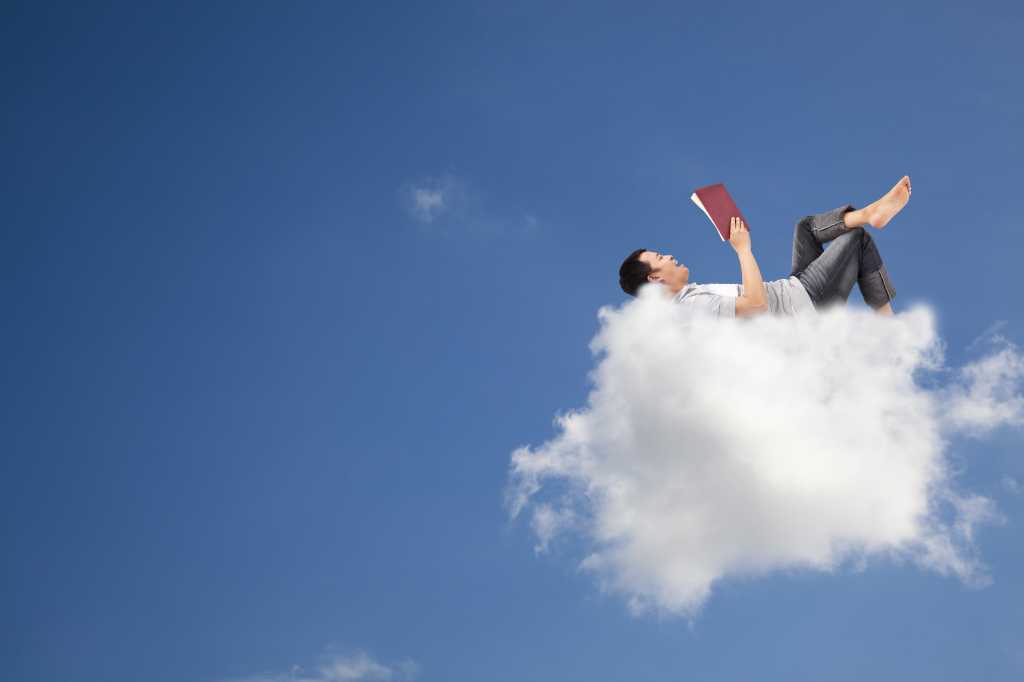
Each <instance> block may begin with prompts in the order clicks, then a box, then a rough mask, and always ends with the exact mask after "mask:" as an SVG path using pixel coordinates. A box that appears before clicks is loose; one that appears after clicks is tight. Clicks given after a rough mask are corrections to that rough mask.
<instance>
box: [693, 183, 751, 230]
mask: <svg viewBox="0 0 1024 682" xmlns="http://www.w3.org/2000/svg"><path fill="white" fill-rule="evenodd" d="M690 199H692V200H693V203H695V204H697V207H698V208H699V209H700V210H702V211H704V215H706V216H707V217H708V220H710V221H711V224H712V225H714V226H715V229H717V230H718V236H720V237H721V238H722V241H723V242H724V241H727V240H728V239H729V221H731V220H732V218H733V216H739V219H740V220H742V221H743V223H744V224H746V226H747V229H750V224H749V223H747V219H746V218H744V217H743V214H742V213H740V210H739V209H738V208H736V202H734V201H733V200H732V197H731V196H729V192H728V191H727V190H726V189H725V185H723V184H721V183H719V184H717V185H708V186H707V187H701V188H700V189H698V190H697V191H696V192H694V193H693V194H691V195H690Z"/></svg>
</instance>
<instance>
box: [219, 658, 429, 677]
mask: <svg viewBox="0 0 1024 682" xmlns="http://www.w3.org/2000/svg"><path fill="white" fill-rule="evenodd" d="M418 673H419V666H418V665H417V664H416V663H415V662H414V661H411V660H405V661H399V662H397V663H390V664H384V663H380V662H378V661H376V660H374V659H373V658H371V657H370V655H369V654H367V653H366V652H365V651H354V652H350V653H347V654H338V653H328V654H325V655H323V656H321V660H320V662H319V663H318V664H317V665H316V666H314V667H313V668H312V669H311V670H306V669H305V668H303V667H302V666H299V665H293V666H292V667H291V669H290V670H289V671H288V672H277V673H261V674H257V675H252V676H249V677H241V678H231V679H230V680H225V682H361V681H362V680H385V681H387V680H393V681H395V682H397V681H399V680H412V679H414V678H415V677H416V675H417V674H418Z"/></svg>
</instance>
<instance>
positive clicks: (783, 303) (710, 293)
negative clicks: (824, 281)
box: [674, 277, 814, 317]
mask: <svg viewBox="0 0 1024 682" xmlns="http://www.w3.org/2000/svg"><path fill="white" fill-rule="evenodd" d="M764 288H765V290H766V291H767V292H768V312H770V313H771V314H773V315H805V314H807V313H812V312H814V304H813V303H812V302H811V297H810V296H808V295H807V290H806V289H804V285H803V284H801V283H800V280H798V279H797V278H796V277H787V278H786V279H776V280H772V281H771V282H765V283H764ZM742 293H743V286H742V285H740V284H687V285H686V286H685V287H683V288H682V289H680V291H679V293H678V294H676V295H675V299H674V300H675V302H676V303H681V304H683V305H685V306H689V307H691V308H692V309H693V310H694V311H695V312H701V313H705V314H708V315H714V316H716V317H736V297H737V296H739V295H740V294H742Z"/></svg>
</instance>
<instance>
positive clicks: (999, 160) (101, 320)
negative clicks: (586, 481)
mask: <svg viewBox="0 0 1024 682" xmlns="http://www.w3.org/2000/svg"><path fill="white" fill-rule="evenodd" d="M0 12H2V14H0V53H2V57H3V59H2V62H0V64H2V65H0V69H2V73H3V86H4V87H3V91H4V106H3V109H2V114H0V116H2V117H3V121H4V122H3V126H2V128H0V136H2V137H0V145H2V150H3V153H2V158H3V161H4V166H5V180H4V183H3V186H4V200H3V206H4V214H5V215H4V220H3V247H2V257H3V259H4V265H3V278H4V285H3V287H2V288H0V292H2V297H3V299H2V303H3V309H4V311H5V313H6V314H5V317H6V319H7V323H6V325H5V332H4V334H3V347H4V353H3V355H4V386H5V391H4V409H3V411H2V420H3V422H2V433H3V457H2V470H0V486H2V488H0V505H2V509H3V515H2V521H3V527H2V528H3V530H2V533H3V536H2V537H3V547H4V550H3V557H4V558H3V568H2V571H3V582H2V601H3V603H4V605H5V607H4V608H3V609H2V613H3V615H2V621H0V622H2V627H3V630H2V638H0V639H2V644H0V655H2V657H3V662H2V666H0V669H2V670H3V671H4V673H3V676H4V678H6V679H12V680H18V681H19V682H32V681H37V680H38V681H42V680H47V681H49V680H53V681H61V682H67V681H71V680H104V681H110V682H112V681H118V680H147V682H161V681H165V680H166V681H179V680H201V681H204V682H215V681H219V680H224V679H226V678H231V677H241V676H247V675H248V676H254V675H257V674H264V673H280V674H288V671H289V670H290V669H291V668H292V666H294V665H301V666H303V667H305V668H306V669H309V668H311V667H315V666H314V664H315V663H316V661H317V660H319V659H320V657H322V656H324V655H327V654H326V653H325V652H328V651H329V649H328V647H332V646H333V647H335V648H336V650H339V651H345V652H354V651H364V652H366V653H367V655H368V656H370V657H372V659H373V660H376V661H378V662H380V663H381V664H382V665H386V666H394V665H396V664H397V662H401V661H407V660H408V661H413V662H415V664H416V666H417V667H418V669H419V674H418V676H417V679H420V680H424V681H433V680H438V681H445V682H447V681H452V682H454V681H462V680H465V681H470V680H493V681H503V680H508V681H513V680H514V681H517V682H518V681H521V680H627V679H628V680H637V681H644V680H651V681H654V680H666V679H751V678H757V679H768V680H786V681H788V682H793V681H796V680H864V679H876V680H890V679H891V680H897V679H898V680H906V679H929V680H964V679H987V680H1016V679H1021V677H1022V676H1024V577H1022V576H1024V546H1022V543H1021V524H1022V523H1024V495H1022V494H1020V489H1021V481H1024V458H1022V453H1021V437H1020V436H1021V434H1020V432H1019V431H1018V432H1013V431H1003V432H1000V433H998V434H996V436H995V437H994V438H993V439H990V440H988V441H986V442H983V443H982V442H970V441H965V442H962V443H956V444H955V447H954V452H955V455H956V460H957V462H958V463H959V465H960V467H961V470H962V473H961V474H960V475H961V477H962V479H963V481H964V485H965V486H967V487H969V488H970V489H972V490H974V491H976V492H979V493H981V494H984V495H988V496H990V497H992V498H993V499H994V500H995V501H996V502H997V503H998V505H999V508H1000V510H1001V512H1002V513H1003V515H1004V517H1005V519H1006V520H1005V523H1004V524H1002V525H997V526H988V527H986V528H985V529H984V530H983V533H982V535H981V536H980V537H979V547H980V550H981V555H982V557H983V559H984V560H985V561H986V562H987V563H988V565H989V567H990V569H991V573H992V576H993V583H992V584H991V585H990V586H989V587H987V588H984V589H980V590H978V589H969V588H966V587H964V586H963V585H962V584H960V583H959V582H957V581H956V580H954V579H950V578H943V577H939V576H937V575H934V574H929V573H925V572H922V571H921V570H919V569H917V568H915V567H913V566H910V565H900V564H896V563H884V562H879V563H877V564H871V565H869V566H868V567H867V568H866V570H864V571H861V572H858V571H855V570H853V569H849V568H848V569H843V570H840V571H838V572H837V573H835V574H827V575H826V574H817V573H814V574H812V573H794V574H786V575H778V576H774V577H770V578H765V579H756V580H749V581H727V582H725V583H723V584H721V585H719V586H718V588H717V590H716V592H715V594H714V595H713V597H712V599H711V600H710V601H709V602H708V604H707V605H706V606H705V608H704V610H703V611H702V612H701V614H700V616H699V617H698V618H697V620H696V621H695V622H694V623H692V624H689V623H687V622H685V621H682V620H675V619H669V618H656V617H649V616H647V617H634V616H631V615H630V614H629V613H628V611H627V609H626V608H625V606H624V604H623V602H622V600H621V599H619V598H617V597H613V596H607V595H603V594H601V593H600V591H599V590H598V589H597V587H596V586H595V585H594V583H593V581H592V580H591V578H590V577H589V576H586V575H583V574H580V573H579V572H578V571H577V569H576V565H577V562H578V560H579V557H580V555H579V553H578V552H577V551H576V548H574V547H572V546H566V545H562V546H560V547H559V548H556V549H555V550H554V551H552V552H551V553H549V554H546V555H542V556H535V554H534V552H533V545H534V538H533V537H531V535H530V533H529V532H528V529H527V528H526V527H525V526H524V524H523V523H510V522H509V521H508V519H507V516H506V513H505V510H504V509H503V507H502V491H503V488H504V486H505V483H506V472H507V467H508V460H509V454H510V452H511V451H512V450H513V449H514V448H516V447H518V446H520V445H524V444H528V443H539V442H542V441H544V440H545V439H547V438H549V437H550V436H551V435H552V434H553V426H552V418H553V416H554V415H555V414H556V413H558V412H559V411H564V410H566V409H568V408H571V407H573V406H576V405H579V404H582V403H583V402H584V400H585V396H586V393H587V389H588V381H587V371H588V370H589V369H590V368H591V367H592V365H593V359H592V357H591V355H590V352H589V350H588V347H587V344H588V341H589V340H590V338H591V337H592V336H593V334H594V332H595V331H596V330H597V318H596V311H597V309H598V308H599V307H600V306H601V305H605V304H617V303H619V302H621V301H622V300H623V298H624V295H623V294H622V292H621V291H620V290H619V289H618V285H617V282H616V276H615V274H616V272H615V271H616V269H617V267H618V264H619V262H620V261H621V260H622V258H623V257H624V256H625V255H626V254H627V253H628V252H629V251H631V250H632V249H634V248H637V247H638V246H649V247H651V248H657V249H664V250H666V251H668V252H671V253H673V254H675V255H676V256H677V257H678V258H679V259H680V260H681V261H682V262H685V263H687V264H688V265H689V266H690V268H691V271H692V277H693V278H694V279H696V280H700V281H730V280H735V279H736V278H737V276H738V270H737V267H736V263H735V258H734V256H733V255H732V253H731V252H730V251H729V250H728V249H727V248H726V247H724V246H723V245H722V244H721V243H720V242H719V240H718V239H717V238H716V237H715V236H714V234H713V232H712V230H711V227H710V225H708V224H707V222H706V219H705V218H704V216H703V215H702V214H700V212H699V211H697V209H696V208H695V207H693V206H692V204H690V201H689V194H690V192H691V191H692V189H693V188H694V187H696V186H699V185H702V184H707V183H709V182H716V181H724V182H726V183H727V184H728V186H729V188H730V190H731V191H732V193H733V195H734V197H735V198H736V200H737V201H738V203H739V204H740V205H741V206H742V208H743V211H744V213H745V215H746V216H747V218H748V219H749V221H750V223H751V229H752V235H753V237H754V250H755V254H756V255H757V257H758V260H759V262H760V263H761V268H762V270H763V271H764V273H765V275H766V276H767V277H779V276H782V275H784V274H786V271H787V268H788V262H789V247H790V238H791V234H792V225H793V223H794V221H795V220H796V219H797V218H799V217H800V216H801V215H804V214H806V213H811V212H816V211H821V210H825V209H829V208H833V207H835V206H837V205H840V204H843V203H846V202H852V203H855V204H863V203H866V202H867V201H869V200H871V199H873V198H875V197H876V196H877V195H879V194H880V193H882V192H884V191H885V190H887V189H888V188H889V187H891V186H892V184H893V183H894V182H895V181H896V180H897V179H898V178H899V177H900V176H901V175H903V174H904V173H907V174H910V176H911V178H912V179H913V186H914V195H913V199H912V201H911V203H910V205H909V207H908V209H907V210H906V211H905V212H904V213H903V214H902V215H901V216H899V217H898V218H897V220H896V221H894V223H893V224H892V225H891V226H890V228H887V229H886V231H885V232H884V233H882V234H881V235H879V238H878V241H879V245H880V248H881V250H882V253H883V256H884V257H885V259H886V262H887V264H888V266H889V270H890V272H891V274H892V276H893V279H894V282H895V285H896V287H897V289H898V291H899V298H898V300H897V305H896V307H897V309H900V307H903V308H905V307H906V306H907V305H908V304H909V303H910V302H927V303H930V304H931V305H933V306H934V307H935V309H936V310H937V312H938V315H939V319H940V327H941V333H942V335H943V337H944V338H945V340H946V342H947V344H948V357H949V359H950V361H951V362H952V363H954V364H959V363H960V362H962V361H963V360H965V359H968V358H970V357H971V353H972V350H971V348H970V344H971V342H972V341H973V340H974V339H976V338H977V337H978V336H979V335H981V334H982V333H983V332H984V331H985V330H986V329H988V328H989V327H990V326H991V325H993V324H995V323H999V322H1002V323H1003V326H1002V333H1004V334H1005V335H1007V336H1008V337H1009V338H1011V339H1013V340H1016V341H1020V340H1021V339H1022V338H1024V315H1022V312H1021V310H1022V307H1021V303H1020V298H1021V297H1020V288H1021V284H1020V271H1021V268H1020V260H1021V257H1022V253H1024V236H1022V235H1024V231H1022V229H1021V218H1020V211H1019V208H1018V204H1019V198H1020V187H1019V184H1020V181H1021V178H1022V166H1021V161H1020V159H1021V156H1022V151H1024V149H1022V138H1024V136H1022V132H1021V131H1022V130H1024V95H1022V90H1021V87H1020V84H1021V81H1020V73H1021V71H1022V70H1024V58H1022V55H1021V48H1020V36H1021V32H1022V29H1024V9H1021V5H1020V4H1019V3H1009V2H1005V3H989V2H980V3H971V4H969V5H962V6H960V7H957V6H955V5H936V4H935V3H917V4H916V5H915V4H913V3H909V4H904V3H900V4H897V3H864V2H861V3H855V4H846V5H844V6H842V7H839V6H837V5H836V4H835V3H803V4H788V3H782V4H771V5H759V6H755V5H753V4H748V3H734V2H718V3H699V4H693V5H686V4H684V3H649V4H643V5H636V4H629V3H615V4H609V3H601V4H597V3H558V4H556V5H551V4H548V3H520V4H517V5H515V6H509V5H508V4H507V3H468V4H463V3H454V2H449V3H444V4H443V5H428V4H425V3H406V4H392V3H355V2H339V3H312V2H304V3H245V4H242V3H238V4H229V3H198V4H177V3H175V4H171V3H168V4H166V5H163V6H148V4H147V6H146V7H141V6H139V4H137V3H124V4H90V3H86V4H83V3H66V4H56V5H45V6H44V5H38V4H22V3H5V4H4V5H3V8H2V10H0ZM439 185H443V186H445V187H448V188H449V189H453V190H454V191H456V194H455V195H449V196H457V197H458V200H457V203H456V204H454V205H453V206H452V209H451V210H448V211H444V212H441V213H439V214H438V215H437V216H436V217H435V219H434V220H432V221H431V222H429V223H428V222H425V221H423V220H418V219H417V216H416V215H415V214H414V213H413V212H410V210H409V208H410V206H409V193H410V192H411V191H413V190H415V189H416V188H422V187H437V186H439ZM855 296H856V295H855ZM398 676H399V674H398V673H396V679H397V677H398Z"/></svg>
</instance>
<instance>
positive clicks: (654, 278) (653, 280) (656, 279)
mask: <svg viewBox="0 0 1024 682" xmlns="http://www.w3.org/2000/svg"><path fill="white" fill-rule="evenodd" d="M647 281H648V282H651V283H652V284H657V283H658V282H660V281H661V277H658V276H655V275H654V274H650V275H647Z"/></svg>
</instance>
